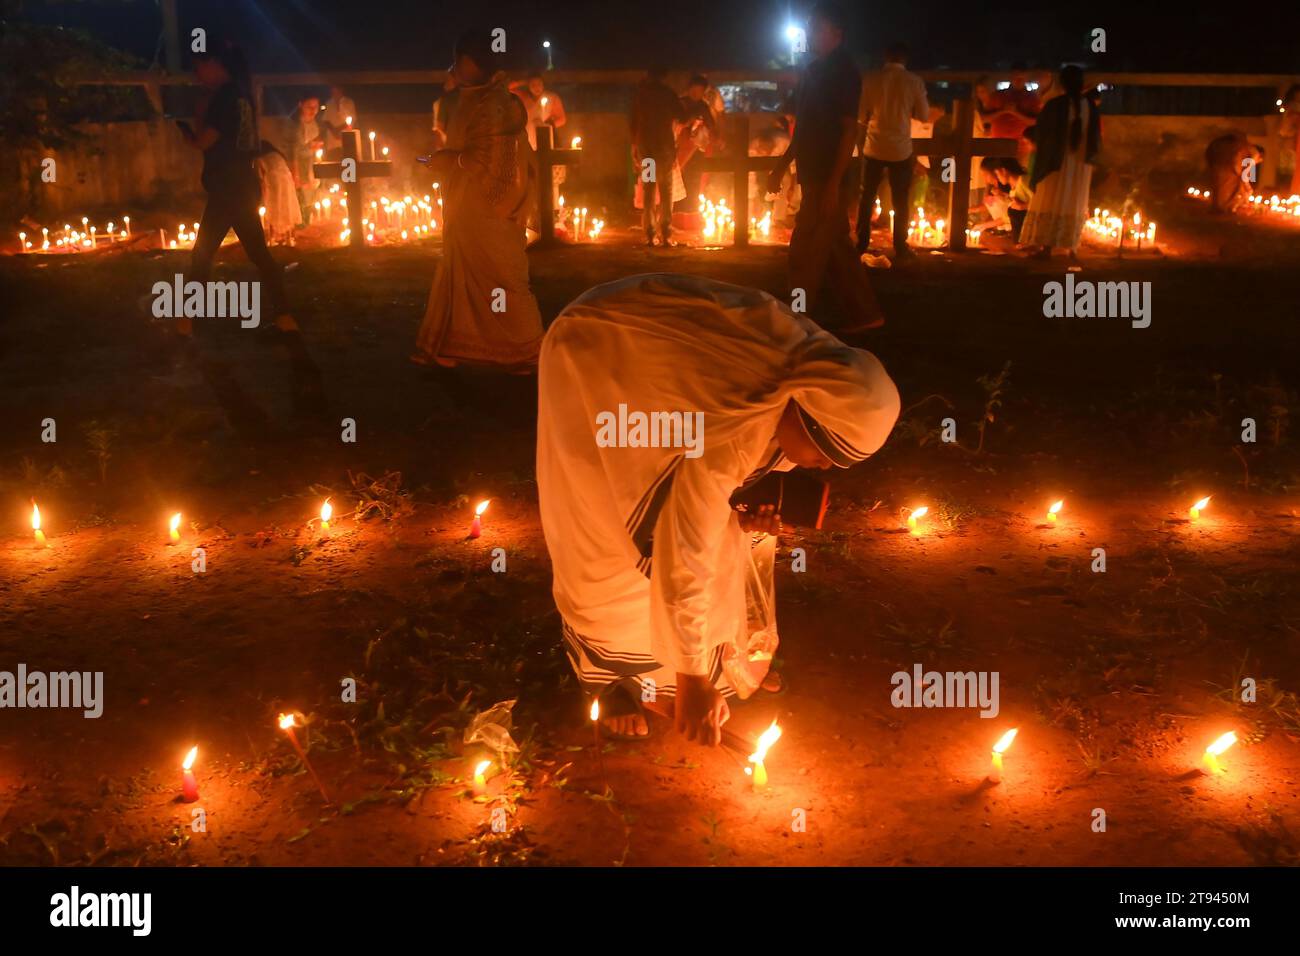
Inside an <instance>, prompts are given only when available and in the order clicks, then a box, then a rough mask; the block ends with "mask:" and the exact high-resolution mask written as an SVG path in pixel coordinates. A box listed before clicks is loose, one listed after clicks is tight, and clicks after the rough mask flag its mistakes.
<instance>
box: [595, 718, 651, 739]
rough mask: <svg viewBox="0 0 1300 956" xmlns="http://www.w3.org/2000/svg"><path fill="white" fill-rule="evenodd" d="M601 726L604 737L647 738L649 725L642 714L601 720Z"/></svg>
mask: <svg viewBox="0 0 1300 956" xmlns="http://www.w3.org/2000/svg"><path fill="white" fill-rule="evenodd" d="M600 723H601V726H602V727H603V728H604V731H605V736H606V737H623V738H626V737H648V736H650V725H649V724H647V723H646V719H645V716H644V715H643V714H624V715H621V716H618V717H603V718H601V721H600Z"/></svg>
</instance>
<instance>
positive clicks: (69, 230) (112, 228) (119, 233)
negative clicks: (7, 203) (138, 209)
mask: <svg viewBox="0 0 1300 956" xmlns="http://www.w3.org/2000/svg"><path fill="white" fill-rule="evenodd" d="M130 235H131V217H130V216H123V217H122V228H121V229H118V228H117V223H116V222H115V221H110V222H109V223H108V227H107V228H106V229H105V230H104V231H103V232H100V231H99V227H98V226H95V225H92V224H91V222H90V217H88V216H82V217H81V228H80V229H74V228H73V227H72V224H71V223H66V222H65V223H64V224H63V229H61V230H59V231H57V232H55V233H54V238H53V239H51V238H50V230H49V228H48V227H46V226H42V227H41V240H40V245H39V246H38V245H37V244H36V241H35V236H33V237H32V238H31V239H28V238H27V233H26V232H19V233H18V251H19V252H20V253H22V252H31V253H46V254H58V253H65V252H88V251H93V250H95V249H98V248H99V244H100V243H101V242H102V243H106V244H108V245H112V244H113V243H114V242H121V241H124V240H126V239H127V238H129V237H130Z"/></svg>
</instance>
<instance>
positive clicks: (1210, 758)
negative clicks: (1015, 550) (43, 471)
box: [32, 497, 1237, 803]
mask: <svg viewBox="0 0 1300 956" xmlns="http://www.w3.org/2000/svg"><path fill="white" fill-rule="evenodd" d="M490 503H491V499H485V500H483V501H480V502H479V503H478V504H477V505H476V506H475V508H474V520H473V523H472V524H471V525H470V530H469V534H468V535H467V537H468V538H470V539H473V538H478V537H480V536H481V534H482V518H483V514H484V513H485V512H486V511H487V508H488V505H489V504H490ZM1209 503H1210V498H1209V497H1205V498H1201V499H1199V500H1198V501H1196V502H1195V503H1194V504H1193V505H1192V506H1191V508H1189V509H1188V517H1189V519H1190V520H1191V521H1196V520H1198V519H1199V517H1200V514H1201V512H1202V511H1203V510H1204V509H1205V508H1206V507H1207V506H1208V505H1209ZM1064 505H1065V501H1064V500H1063V499H1062V500H1058V501H1055V502H1053V503H1052V504H1051V505H1050V506H1049V507H1048V509H1047V515H1046V517H1047V522H1048V524H1051V525H1055V524H1056V521H1057V516H1058V515H1059V514H1060V512H1061V510H1062V508H1063V507H1064ZM928 512H929V507H928V506H924V505H922V506H920V507H918V508H914V509H912V510H911V513H910V514H909V515H908V518H907V527H908V528H909V529H910V530H911V531H912V532H914V533H919V532H920V530H921V526H920V521H921V519H923V518H924V517H925V515H926V514H927V513H928ZM333 513H334V509H333V505H332V504H331V502H330V499H328V498H327V499H325V501H324V502H323V503H322V505H321V509H320V533H321V536H322V538H327V537H328V535H329V530H330V521H331V520H332V518H333ZM180 523H181V515H180V513H179V512H178V513H176V514H174V515H172V517H171V520H170V522H169V533H170V541H171V543H172V544H175V543H177V542H178V541H179V540H180ZM32 527H33V529H34V531H35V535H36V542H37V544H38V545H39V546H45V535H44V534H43V533H42V531H41V517H40V509H39V508H38V507H37V506H36V503H35V501H33V502H32ZM590 716H591V722H592V726H593V732H595V733H596V734H597V743H599V736H598V735H599V720H600V701H599V699H596V700H593V701H592V703H591V709H590ZM279 724H280V728H281V729H282V730H285V731H286V732H287V734H288V736H289V740H290V742H291V743H292V744H293V746H294V749H295V750H296V751H297V753H298V756H299V757H300V758H301V759H302V761H303V764H304V766H306V767H307V769H308V771H309V772H310V773H311V775H312V777H313V779H314V780H315V781H316V785H317V787H318V788H319V789H320V791H321V795H322V796H323V797H324V798H325V801H326V803H329V802H330V799H329V795H328V793H327V792H326V790H325V787H324V785H323V784H322V783H321V781H320V778H319V777H318V776H317V775H316V771H315V770H314V769H313V768H312V766H311V764H310V762H309V761H308V760H307V755H306V754H305V753H304V752H303V750H302V748H301V746H299V744H298V741H297V738H296V736H295V735H294V733H293V727H294V717H293V715H292V714H281V715H280V717H279ZM1018 732H1019V731H1018V728H1012V729H1011V730H1009V731H1007V732H1006V733H1005V734H1003V735H1002V737H1000V738H999V739H998V741H997V742H996V743H995V744H994V745H993V748H992V760H991V764H990V769H989V775H988V778H989V781H990V782H992V783H999V782H1001V780H1002V770H1003V756H1004V754H1005V753H1006V751H1007V750H1008V748H1010V746H1011V743H1012V741H1014V740H1015V737H1016V734H1017V733H1018ZM781 735H782V730H781V727H780V726H779V725H778V724H777V722H776V721H775V720H774V721H772V725H771V726H770V727H768V729H767V730H766V731H764V732H763V734H762V735H760V737H759V738H758V742H757V746H756V747H755V750H754V753H752V754H750V755H749V758H748V762H749V763H751V764H753V767H752V768H750V767H746V768H745V773H746V774H747V775H750V776H752V778H753V787H754V789H755V790H756V791H761V790H764V789H766V788H767V785H768V775H767V768H766V764H765V760H766V758H767V753H768V751H769V750H770V749H771V747H772V745H773V744H775V743H776V741H777V740H779V739H780V737H781ZM1236 742H1237V736H1236V734H1235V733H1233V732H1231V731H1229V732H1228V733H1225V734H1223V735H1221V736H1220V737H1218V738H1217V739H1216V740H1215V741H1214V742H1213V743H1211V744H1210V745H1209V746H1208V747H1207V748H1206V750H1205V754H1204V757H1203V769H1204V772H1205V773H1207V774H1218V773H1222V772H1223V771H1222V767H1221V766H1220V764H1219V761H1218V758H1219V757H1220V756H1222V754H1223V753H1224V751H1226V750H1227V749H1228V748H1229V747H1231V746H1232V745H1233V744H1234V743H1236ZM197 754H198V747H197V746H196V747H194V748H193V749H192V750H191V751H190V752H189V754H188V755H187V756H186V758H185V761H184V763H183V765H182V772H183V780H182V785H183V793H184V798H185V799H186V800H188V801H192V800H196V799H198V784H197V781H196V779H195V777H194V773H193V765H194V760H195V757H196V755H197ZM490 767H491V761H488V760H482V761H479V762H478V763H477V764H476V765H475V768H474V773H473V792H474V794H475V796H482V795H484V794H485V793H486V791H487V781H486V776H485V775H486V773H487V770H488V769H489V768H490Z"/></svg>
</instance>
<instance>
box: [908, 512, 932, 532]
mask: <svg viewBox="0 0 1300 956" xmlns="http://www.w3.org/2000/svg"><path fill="white" fill-rule="evenodd" d="M929 513H930V506H929V505H921V507H919V508H913V509H912V513H911V514H910V515H908V516H907V529H908V530H909V531H911V532H912V533H913V534H918V533H919V531H920V528H919V526H918V525H917V522H919V521H920V520H921V519H922V518H924V517H925V516H926V515H927V514H929Z"/></svg>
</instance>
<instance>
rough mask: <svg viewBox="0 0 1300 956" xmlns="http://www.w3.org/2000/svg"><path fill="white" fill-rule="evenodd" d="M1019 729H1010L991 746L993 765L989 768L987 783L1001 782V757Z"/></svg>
mask: <svg viewBox="0 0 1300 956" xmlns="http://www.w3.org/2000/svg"><path fill="white" fill-rule="evenodd" d="M1019 730H1020V728H1019V727H1012V728H1011V729H1010V730H1008V731H1007V732H1006V733H1005V734H1003V735H1002V736H1001V738H999V740H998V742H997V743H995V744H994V745H993V764H992V766H991V767H989V782H990V783H1001V782H1002V755H1003V754H1004V753H1006V751H1007V748H1008V747H1010V746H1011V741H1013V740H1015V739H1016V734H1017V733H1018V732H1019Z"/></svg>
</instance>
